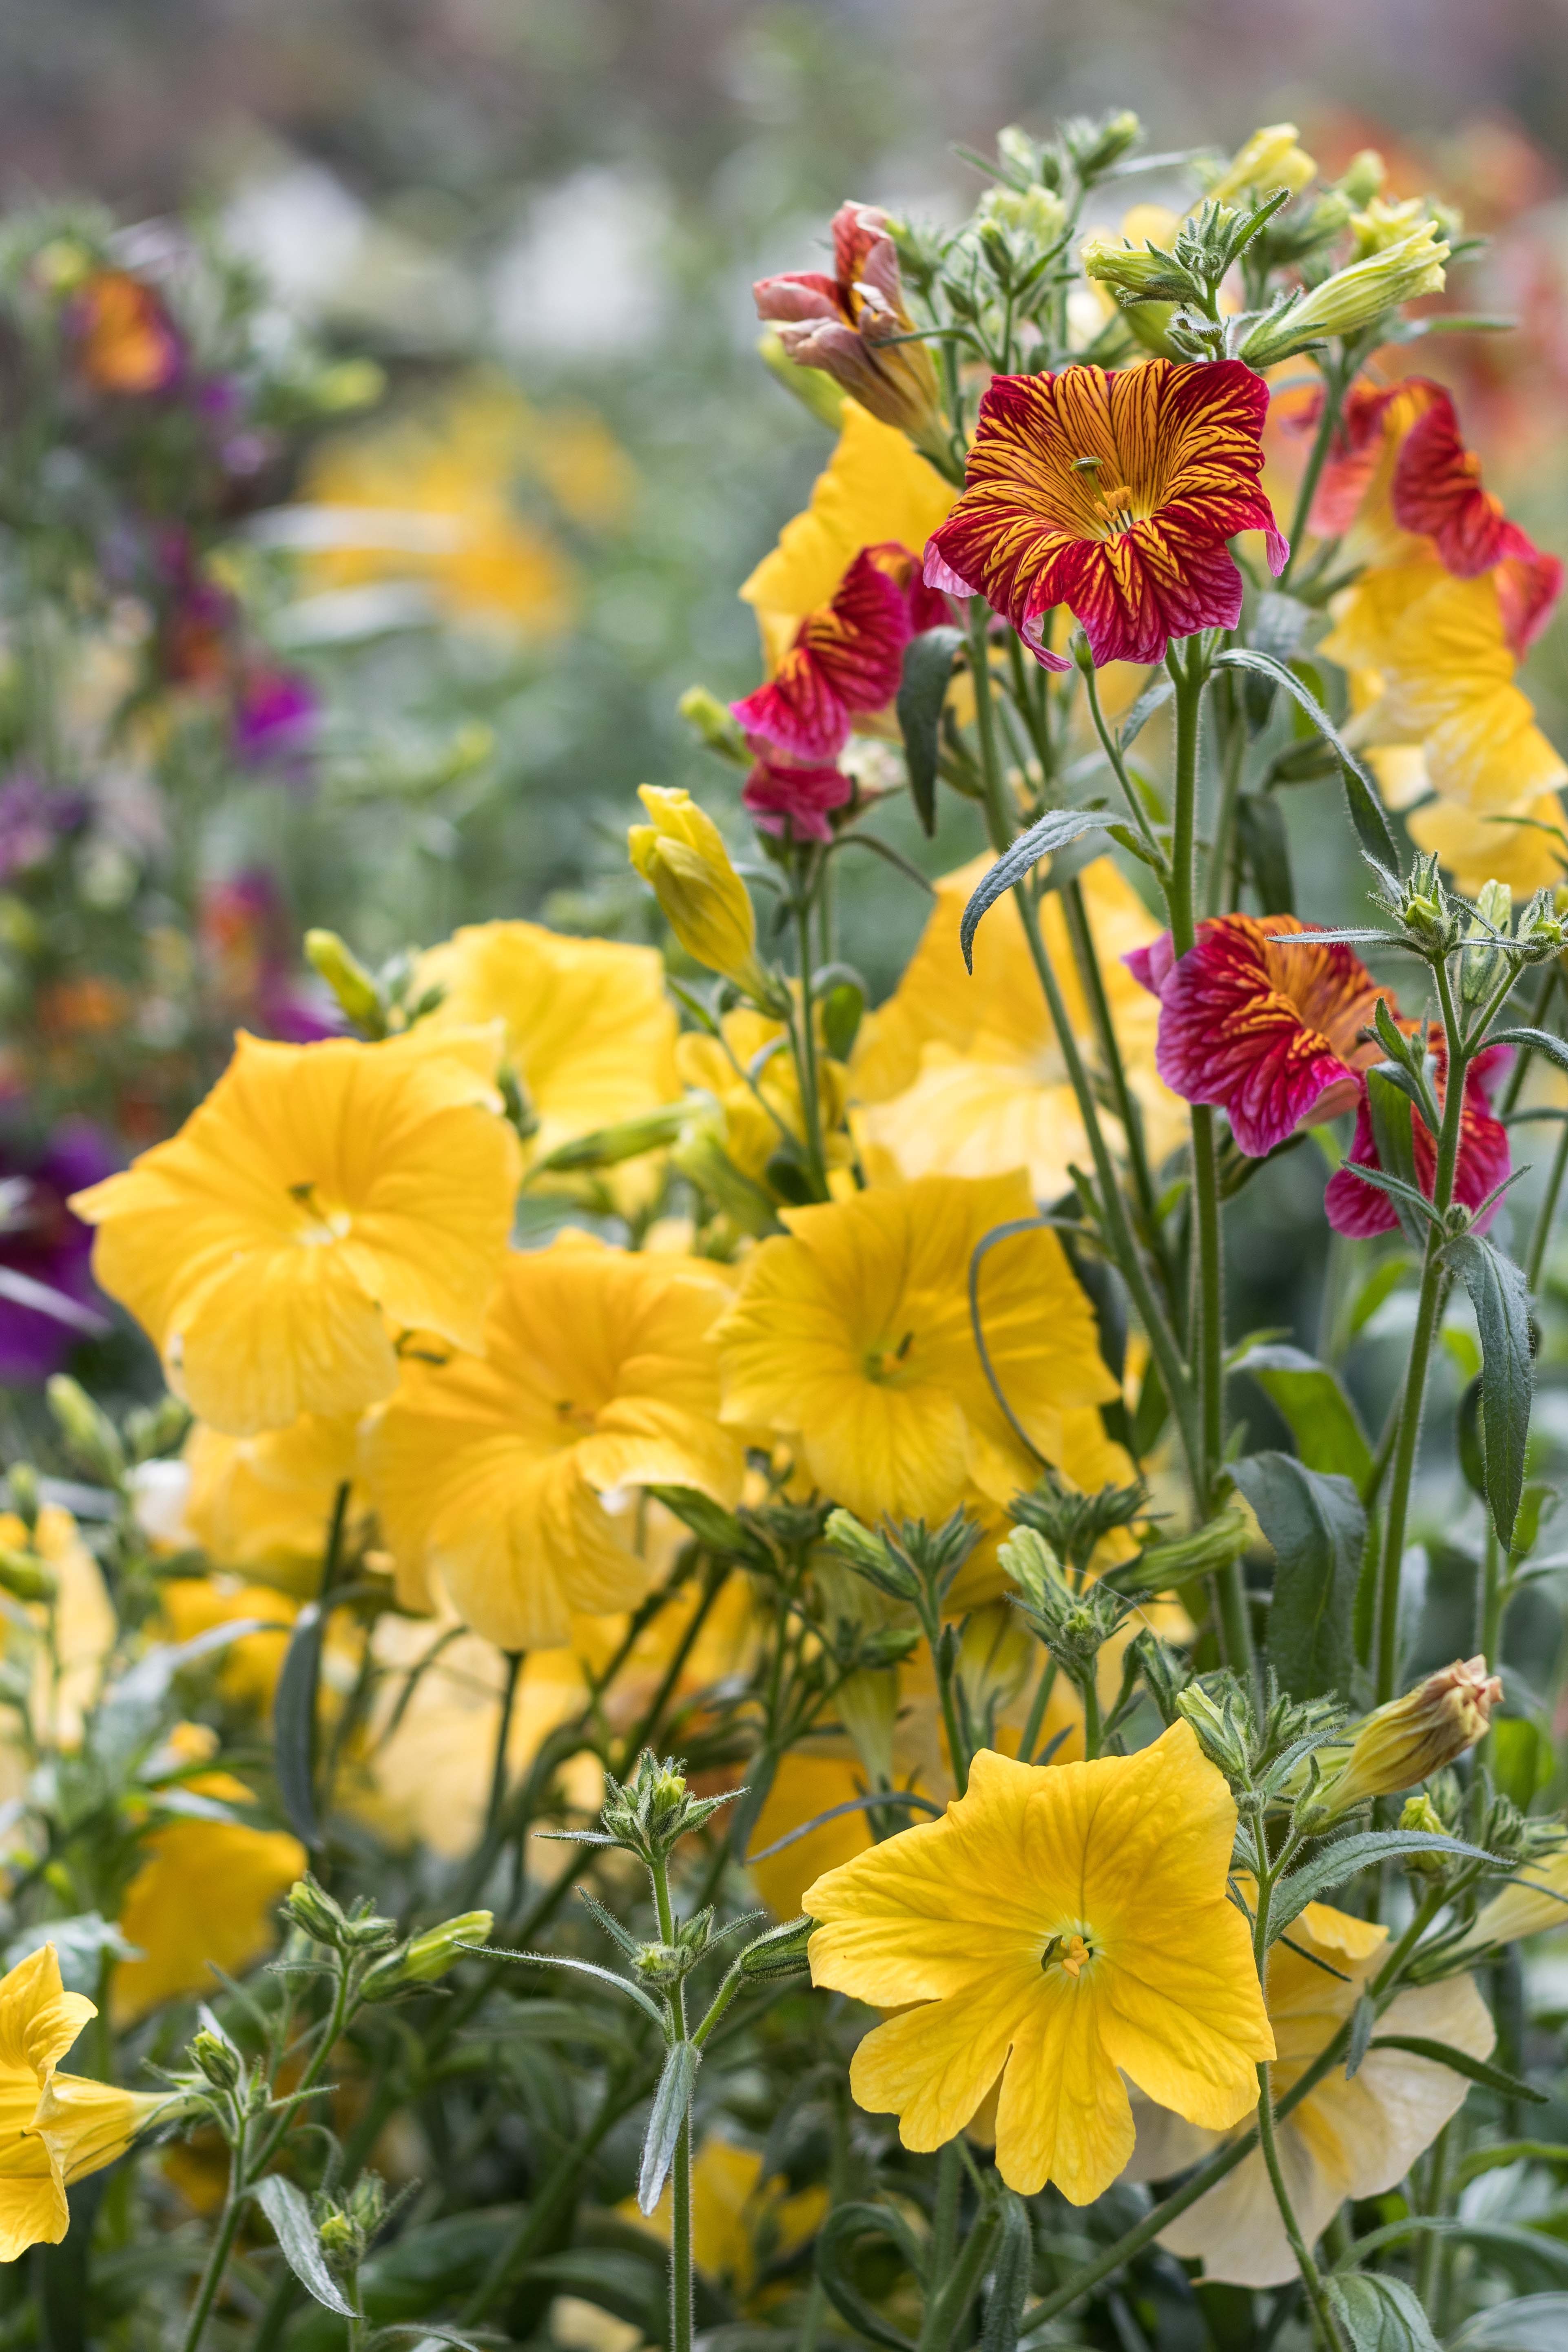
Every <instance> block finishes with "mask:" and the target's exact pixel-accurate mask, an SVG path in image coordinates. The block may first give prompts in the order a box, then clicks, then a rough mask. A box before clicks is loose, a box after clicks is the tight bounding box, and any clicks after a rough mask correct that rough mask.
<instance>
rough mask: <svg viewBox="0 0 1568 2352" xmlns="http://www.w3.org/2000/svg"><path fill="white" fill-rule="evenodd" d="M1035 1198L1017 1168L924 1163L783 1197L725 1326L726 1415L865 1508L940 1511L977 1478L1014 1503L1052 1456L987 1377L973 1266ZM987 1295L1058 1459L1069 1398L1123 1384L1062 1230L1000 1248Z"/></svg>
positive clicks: (1025, 1403) (1029, 1403)
mask: <svg viewBox="0 0 1568 2352" xmlns="http://www.w3.org/2000/svg"><path fill="white" fill-rule="evenodd" d="M1034 1214H1035V1207H1034V1201H1033V1197H1032V1195H1031V1192H1030V1189H1029V1185H1028V1181H1027V1180H1026V1178H1025V1177H1024V1176H1023V1175H1022V1174H1021V1173H1016V1174H1014V1175H1011V1176H993V1177H986V1178H984V1179H981V1178H965V1177H957V1176H926V1177H922V1178H921V1179H920V1181H918V1182H916V1183H913V1184H891V1185H889V1186H888V1187H887V1188H886V1189H878V1190H873V1191H871V1192H859V1193H857V1194H855V1195H854V1196H853V1197H852V1198H850V1199H848V1200H845V1201H835V1202H829V1203H828V1204H826V1205H825V1206H823V1207H818V1208H805V1209H786V1210H784V1212H783V1213H782V1215H783V1222H784V1224H785V1225H786V1226H787V1227H788V1233H787V1234H785V1235H782V1236H779V1237H778V1238H776V1239H773V1240H770V1241H765V1242H763V1244H761V1245H760V1247H759V1248H758V1249H757V1250H756V1251H755V1252H754V1253H753V1254H752V1256H751V1257H750V1258H749V1259H748V1260H747V1262H746V1265H745V1270H744V1274H743V1276H742V1285H741V1289H740V1293H739V1296H738V1297H737V1298H736V1301H735V1304H734V1306H733V1307H732V1308H731V1312H730V1313H729V1314H728V1315H727V1316H726V1317H725V1318H724V1321H723V1322H722V1324H721V1326H720V1330H719V1339H720V1345H721V1350H722V1360H723V1377H724V1418H725V1420H726V1421H729V1422H732V1423H741V1424H742V1425H750V1426H752V1427H760V1428H765V1429H772V1430H775V1431H777V1432H778V1433H779V1434H780V1435H781V1436H784V1437H786V1438H790V1439H793V1440H794V1441H795V1444H796V1445H797V1448H798V1454H799V1465H800V1466H801V1467H803V1468H804V1470H805V1474H806V1475H809V1477H810V1478H811V1479H812V1480H813V1482H814V1483H815V1484H816V1486H817V1487H819V1488H820V1490H821V1491H822V1492H823V1493H824V1494H826V1495H830V1496H832V1497H833V1499H834V1500H835V1501H836V1502H838V1503H842V1504H843V1505H845V1506H846V1507H847V1509H849V1510H851V1511H853V1512H855V1513H856V1514H857V1516H858V1517H860V1518H863V1519H866V1520H868V1521H871V1522H875V1521H876V1520H877V1519H878V1518H879V1517H881V1515H882V1514H883V1513H884V1512H889V1513H891V1514H892V1515H893V1516H894V1517H910V1518H914V1517H923V1518H926V1519H928V1520H933V1521H934V1520H937V1519H940V1518H942V1517H945V1516H946V1515H947V1513H948V1512H950V1511H951V1510H952V1509H953V1507H955V1506H956V1505H957V1503H958V1502H959V1501H960V1500H961V1499H962V1498H963V1495H964V1493H965V1491H966V1489H967V1488H969V1487H970V1486H978V1487H980V1489H981V1490H982V1491H983V1492H984V1494H986V1495H988V1496H991V1498H992V1499H993V1500H994V1501H995V1502H998V1503H1005V1502H1006V1501H1007V1500H1008V1499H1009V1498H1010V1497H1011V1496H1013V1495H1015V1494H1016V1493H1017V1492H1018V1491H1019V1489H1020V1488H1021V1487H1023V1486H1028V1485H1029V1484H1031V1483H1032V1481H1033V1479H1034V1478H1035V1476H1036V1475H1037V1473H1038V1465H1037V1463H1035V1462H1033V1461H1032V1459H1031V1456H1030V1454H1029V1453H1028V1450H1027V1448H1026V1447H1025V1446H1024V1445H1023V1444H1020V1442H1019V1439H1018V1437H1017V1436H1016V1433H1015V1432H1014V1430H1013V1429H1012V1427H1011V1426H1010V1424H1009V1423H1008V1421H1007V1419H1006V1417H1005V1414H1004V1413H1003V1412H1002V1409H1001V1407H1000V1405H999V1404H998V1403H997V1401H996V1397H995V1394H994V1391H993V1390H992V1387H991V1385H990V1382H989V1381H987V1379H986V1377H985V1372H984V1367H983V1365H982V1362H981V1358H980V1353H979V1350H978V1349H977V1348H976V1346H975V1342H974V1332H973V1325H972V1322H971V1318H970V1305H969V1269H970V1262H971V1259H972V1258H973V1254H974V1251H975V1249H976V1247H977V1246H978V1245H979V1244H980V1243H981V1241H982V1240H983V1239H984V1236H985V1235H986V1234H989V1233H991V1232H992V1231H993V1230H994V1228H995V1227H996V1226H998V1225H1001V1224H1005V1223H1008V1222H1010V1221H1011V1220H1014V1219H1018V1218H1022V1219H1029V1218H1032V1217H1033V1216H1034ZM979 1299H980V1313H981V1318H982V1324H983V1328H984V1335H985V1344H986V1348H987V1350H988V1352H989V1354H990V1358H991V1361H992V1364H993V1367H994V1371H995V1375H996V1379H997V1381H998V1382H999V1384H1000V1386H1001V1389H1002V1391H1003V1393H1004V1395H1005V1397H1006V1399H1007V1402H1008V1403H1009V1405H1010V1406H1011V1408H1012V1410H1013V1412H1015V1413H1016V1416H1017V1418H1018V1420H1019V1422H1020V1423H1022V1425H1023V1427H1024V1428H1025V1429H1026V1431H1027V1432H1028V1433H1029V1435H1030V1438H1031V1440H1032V1441H1033V1443H1034V1444H1036V1445H1037V1447H1038V1448H1039V1451H1040V1454H1042V1455H1043V1456H1044V1457H1045V1458H1046V1459H1047V1461H1059V1460H1060V1458H1061V1451H1062V1439H1063V1428H1062V1422H1063V1416H1064V1414H1065V1413H1066V1412H1068V1411H1070V1410H1072V1409H1074V1408H1076V1407H1081V1406H1086V1405H1087V1406H1092V1405H1095V1404H1097V1403H1102V1402H1106V1401H1107V1400H1108V1399H1109V1398H1110V1397H1111V1396H1113V1395H1114V1393H1115V1384H1114V1382H1113V1381H1111V1378H1110V1373H1109V1372H1108V1371H1107V1370H1106V1368H1105V1365H1104V1363H1103V1361H1102V1360H1101V1358H1100V1353H1099V1349H1098V1346H1097V1342H1096V1337H1095V1326H1094V1320H1093V1318H1092V1316H1091V1314H1090V1312H1089V1304H1088V1301H1087V1300H1086V1299H1085V1297H1084V1295H1083V1292H1082V1291H1081V1290H1080V1289H1079V1286H1078V1284H1077V1282H1076V1281H1075V1280H1074V1278H1073V1276H1072V1272H1071V1269H1070V1268H1069V1266H1068V1262H1067V1259H1066V1257H1065V1255H1063V1252H1062V1248H1061V1244H1059V1242H1058V1240H1057V1238H1056V1236H1055V1234H1052V1233H1050V1232H1049V1231H1047V1230H1046V1229H1044V1228H1038V1227H1037V1228H1035V1229H1034V1230H1032V1231H1030V1232H1027V1233H1023V1234H1016V1235H1015V1236H1013V1237H1011V1238H1010V1239H1008V1240H1005V1241H1004V1242H1001V1243H999V1244H996V1245H995V1246H994V1247H993V1248H992V1249H990V1250H989V1251H988V1253H987V1255H986V1256H985V1258H984V1262H983V1265H982V1269H981V1276H980V1289H979Z"/></svg>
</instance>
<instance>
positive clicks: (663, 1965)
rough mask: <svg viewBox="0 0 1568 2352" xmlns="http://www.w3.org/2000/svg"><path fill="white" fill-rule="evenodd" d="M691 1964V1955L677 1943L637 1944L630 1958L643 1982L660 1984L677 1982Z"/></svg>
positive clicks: (686, 1973) (692, 1960) (688, 1969)
mask: <svg viewBox="0 0 1568 2352" xmlns="http://www.w3.org/2000/svg"><path fill="white" fill-rule="evenodd" d="M693 1965H694V1958H693V1955H692V1954H691V1953H689V1952H683V1951H682V1950H681V1948H680V1947H679V1945H678V1944H642V1945H639V1946H638V1948H637V1953H636V1955H635V1957H634V1958H633V1960H632V1967H633V1969H635V1970H636V1972H637V1975H638V1977H640V1978H641V1979H642V1981H643V1983H644V1984H651V1985H660V1986H663V1985H676V1984H679V1982H680V1980H681V1979H682V1978H683V1977H685V1976H687V1975H688V1974H689V1972H690V1970H691V1969H692V1967H693Z"/></svg>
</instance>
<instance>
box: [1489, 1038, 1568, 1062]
mask: <svg viewBox="0 0 1568 2352" xmlns="http://www.w3.org/2000/svg"><path fill="white" fill-rule="evenodd" d="M1487 1044H1488V1045H1523V1046H1526V1047H1528V1049H1529V1050H1530V1052H1531V1053H1532V1054H1544V1055H1545V1056H1546V1058H1547V1060H1548V1061H1549V1062H1555V1063H1556V1065H1557V1066H1558V1068H1559V1069H1560V1070H1568V1044H1565V1043H1564V1042H1563V1039H1562V1038H1561V1037H1554V1036H1553V1035H1552V1032H1551V1030H1550V1029H1494V1030H1493V1031H1492V1033H1491V1034H1490V1035H1489V1038H1488V1039H1487Z"/></svg>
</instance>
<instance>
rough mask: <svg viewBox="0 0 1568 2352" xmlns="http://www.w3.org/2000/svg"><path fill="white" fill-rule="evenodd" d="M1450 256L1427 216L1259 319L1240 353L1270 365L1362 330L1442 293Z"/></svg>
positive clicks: (1252, 362)
mask: <svg viewBox="0 0 1568 2352" xmlns="http://www.w3.org/2000/svg"><path fill="white" fill-rule="evenodd" d="M1447 258H1448V248H1447V246H1446V245H1445V244H1443V243H1442V241H1441V240H1440V238H1439V237H1438V236H1437V233H1436V228H1435V226H1434V225H1433V223H1432V222H1431V221H1429V220H1426V221H1423V222H1422V224H1421V226H1420V227H1419V228H1417V229H1413V230H1412V231H1411V232H1410V233H1409V235H1408V236H1405V237H1402V238H1401V239H1400V240H1399V241H1398V242H1397V243H1396V244H1394V245H1388V246H1384V247H1383V248H1382V250H1381V251H1379V252H1374V253H1371V254H1369V255H1368V256H1367V257H1366V258H1365V259H1364V260H1363V261H1352V263H1351V265H1350V268H1348V269H1336V270H1335V272H1334V274H1333V276H1332V277H1331V278H1324V280H1323V282H1322V284H1321V286H1314V287H1313V288H1312V289H1311V291H1310V293H1309V294H1304V295H1303V296H1302V298H1301V299H1300V301H1299V302H1293V303H1291V304H1290V306H1289V309H1287V310H1277V311H1275V312H1273V313H1272V314H1271V315H1270V316H1268V317H1267V318H1263V319H1259V320H1258V324H1257V325H1256V326H1255V327H1254V328H1253V329H1252V330H1251V331H1250V333H1249V334H1248V335H1247V338H1246V340H1245V341H1243V343H1242V346H1241V357H1242V358H1243V359H1244V360H1246V362H1247V365H1248V366H1249V367H1257V368H1266V367H1272V366H1273V365H1274V364H1275V363H1276V362H1278V361H1279V360H1284V359H1289V357H1290V354H1291V353H1292V352H1300V351H1304V350H1305V349H1306V347H1307V345H1308V344H1309V343H1312V342H1321V341H1323V339H1324V338H1325V337H1326V336H1329V335H1354V334H1358V333H1359V332H1360V331H1361V330H1362V328H1363V327H1368V326H1370V325H1371V324H1372V322H1373V320H1374V319H1379V318H1381V317H1382V316H1383V314H1384V311H1385V310H1394V309H1396V308H1397V306H1398V305H1399V304H1400V303H1401V302H1413V301H1415V299H1416V297H1417V296H1418V295H1421V294H1436V293H1438V292H1440V291H1441V289H1442V286H1443V282H1444V278H1443V264H1444V263H1445V262H1446V261H1447Z"/></svg>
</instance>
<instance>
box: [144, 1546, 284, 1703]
mask: <svg viewBox="0 0 1568 2352" xmlns="http://www.w3.org/2000/svg"><path fill="white" fill-rule="evenodd" d="M159 1607H160V1613H161V1614H162V1617H163V1624H164V1627H165V1629H166V1631H167V1633H168V1637H169V1639H170V1640H171V1641H174V1642H191V1641H194V1640H195V1637H196V1636H197V1634H198V1633H210V1632H211V1631H212V1630H213V1628H214V1627H215V1626H217V1625H234V1624H237V1623H239V1622H242V1621H243V1620H244V1619H247V1618H255V1619H257V1620H258V1621H259V1622H261V1623H262V1624H264V1625H275V1626H276V1627H277V1629H278V1630H277V1632H276V1633H241V1634H240V1635H239V1637H238V1639H237V1641H233V1642H231V1643H229V1645H228V1647H227V1648H226V1650H224V1651H223V1652H221V1653H220V1656H219V1664H218V1677H217V1679H218V1688H219V1689H220V1690H221V1691H222V1692H223V1694H224V1696H226V1698H229V1699H232V1700H233V1702H234V1704H235V1705H236V1706H249V1707H254V1708H255V1709H256V1710H257V1711H258V1713H262V1712H265V1711H266V1710H267V1709H268V1708H269V1707H270V1706H271V1705H272V1701H273V1697H274V1696H275V1695H276V1692H277V1689H278V1677H279V1675H280V1674H281V1672H282V1670H283V1654H284V1652H285V1651H286V1650H287V1649H288V1647H289V1630H290V1628H291V1627H292V1625H293V1622H294V1619H295V1617H296V1615H297V1614H298V1611H297V1609H296V1605H295V1603H294V1602H293V1601H291V1600H290V1599H289V1596H288V1594H287V1593H284V1592H279V1591H275V1590H274V1588H273V1587H272V1586H271V1585H269V1584H242V1583H241V1582H240V1580H239V1579H238V1577H237V1576H172V1577H170V1578H169V1580H167V1582H166V1583H165V1584H164V1585H163V1588H162V1591H160V1594H159Z"/></svg>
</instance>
